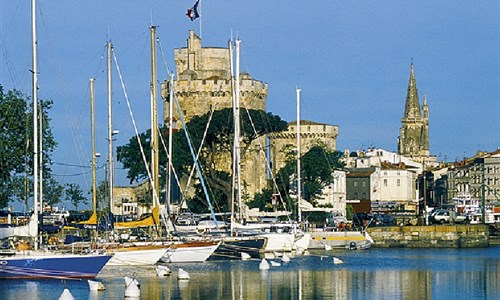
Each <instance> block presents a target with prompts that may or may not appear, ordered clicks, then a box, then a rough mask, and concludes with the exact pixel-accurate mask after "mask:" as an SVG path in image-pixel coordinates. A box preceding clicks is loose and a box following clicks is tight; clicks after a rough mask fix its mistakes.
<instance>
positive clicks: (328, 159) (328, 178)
mask: <svg viewBox="0 0 500 300" xmlns="http://www.w3.org/2000/svg"><path fill="white" fill-rule="evenodd" d="M289 157H290V160H289V161H288V162H287V163H286V164H285V165H284V166H283V167H282V168H281V169H280V170H279V171H278V174H276V176H275V178H276V185H277V186H278V189H279V191H277V192H278V193H279V194H281V195H283V200H284V202H283V203H280V202H279V201H278V202H277V205H278V207H277V208H278V209H283V210H291V211H292V212H296V207H297V203H296V200H295V198H294V197H290V195H289V191H294V192H296V189H297V182H296V180H297V176H296V173H297V161H296V159H295V158H294V157H293V156H289ZM292 158H293V159H292ZM341 158H342V152H339V151H329V150H328V149H326V148H325V147H324V146H322V145H318V146H313V147H312V148H311V149H309V151H308V152H307V153H305V154H304V155H302V157H301V180H302V199H304V200H307V201H309V202H311V203H312V204H313V205H315V204H316V199H317V198H318V197H319V196H320V195H321V191H322V189H323V188H324V187H326V186H327V185H329V184H331V183H333V181H334V178H333V172H334V171H335V170H336V169H342V168H344V163H343V162H341V160H340V159H341ZM273 193H276V191H274V190H273V189H272V188H267V189H264V190H263V191H262V193H258V194H256V196H255V197H254V199H253V201H251V202H249V206H250V207H259V208H260V209H264V210H270V208H272V205H270V202H271V196H272V194H273Z"/></svg>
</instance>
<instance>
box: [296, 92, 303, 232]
mask: <svg viewBox="0 0 500 300" xmlns="http://www.w3.org/2000/svg"><path fill="white" fill-rule="evenodd" d="M300 92H301V90H300V89H299V88H296V93H297V221H298V222H299V223H300V222H302V216H301V214H302V213H301V211H300V201H301V198H302V195H301V194H302V186H301V178H300Z"/></svg>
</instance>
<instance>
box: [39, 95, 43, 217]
mask: <svg viewBox="0 0 500 300" xmlns="http://www.w3.org/2000/svg"><path fill="white" fill-rule="evenodd" d="M38 110H39V111H38V142H39V144H40V147H39V148H38V152H39V153H40V154H39V155H38V163H39V167H38V177H39V178H40V179H39V182H38V186H39V190H38V191H39V193H38V195H39V196H38V198H39V199H40V201H38V202H39V203H38V206H39V209H40V211H41V212H43V108H42V103H41V102H40V103H39V107H38Z"/></svg>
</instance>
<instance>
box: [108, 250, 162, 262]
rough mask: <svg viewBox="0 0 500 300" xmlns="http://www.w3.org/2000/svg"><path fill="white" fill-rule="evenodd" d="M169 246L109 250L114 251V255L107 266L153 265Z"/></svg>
mask: <svg viewBox="0 0 500 300" xmlns="http://www.w3.org/2000/svg"><path fill="white" fill-rule="evenodd" d="M166 250H167V247H157V248H153V249H140V248H139V249H133V248H132V249H131V248H122V249H116V250H115V249H113V250H111V251H108V252H109V253H113V254H114V255H113V257H112V258H111V259H110V260H109V262H108V263H107V264H106V265H107V266H125V265H127V266H152V265H154V264H156V263H157V262H158V261H159V260H160V258H162V256H163V255H164V254H165V251H166Z"/></svg>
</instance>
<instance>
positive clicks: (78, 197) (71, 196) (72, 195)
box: [65, 183, 88, 210]
mask: <svg viewBox="0 0 500 300" xmlns="http://www.w3.org/2000/svg"><path fill="white" fill-rule="evenodd" d="M65 193H66V200H67V201H70V202H71V204H73V205H74V206H75V210H78V206H79V205H80V204H87V203H88V200H87V198H85V196H83V190H82V188H81V187H80V185H78V184H76V183H67V184H66V189H65Z"/></svg>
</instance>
